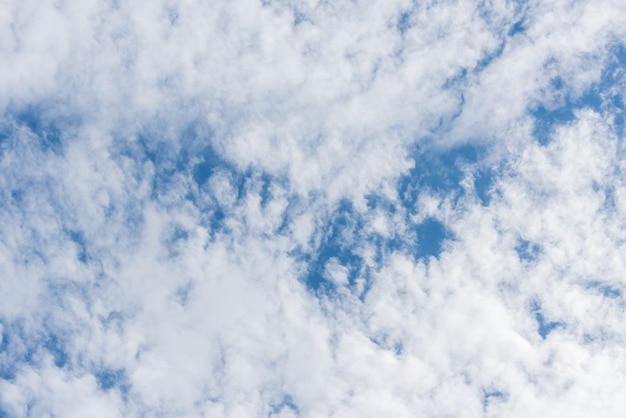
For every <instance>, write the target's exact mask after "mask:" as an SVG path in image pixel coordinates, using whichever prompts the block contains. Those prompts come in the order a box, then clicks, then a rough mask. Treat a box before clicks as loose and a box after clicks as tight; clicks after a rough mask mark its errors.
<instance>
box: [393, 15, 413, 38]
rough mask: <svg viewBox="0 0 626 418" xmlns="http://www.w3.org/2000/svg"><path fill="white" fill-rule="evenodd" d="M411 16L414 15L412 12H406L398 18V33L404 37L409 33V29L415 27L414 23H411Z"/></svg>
mask: <svg viewBox="0 0 626 418" xmlns="http://www.w3.org/2000/svg"><path fill="white" fill-rule="evenodd" d="M411 15H412V11H411V10H405V11H403V12H401V13H400V16H398V21H397V23H396V28H397V29H398V31H399V32H400V34H401V35H402V36H404V34H405V33H406V31H408V30H409V29H411V28H412V27H413V22H411Z"/></svg>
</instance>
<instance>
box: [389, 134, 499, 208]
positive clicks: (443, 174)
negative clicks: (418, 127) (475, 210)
mask: <svg viewBox="0 0 626 418" xmlns="http://www.w3.org/2000/svg"><path fill="white" fill-rule="evenodd" d="M485 155H486V150H485V149H484V148H483V147H482V146H477V145H473V144H464V145H460V146H457V147H454V148H452V149H449V150H443V151H440V150H432V149H427V150H421V149H416V152H415V153H414V155H413V159H414V161H415V165H414V167H413V168H412V169H411V170H409V172H408V173H407V174H406V175H404V176H402V177H400V180H399V188H398V193H399V197H400V201H401V203H402V205H403V206H404V207H406V208H408V209H409V210H412V209H413V208H414V206H415V204H416V202H417V200H418V197H419V195H420V193H423V192H424V191H429V192H434V193H436V194H439V195H446V196H450V197H453V201H454V202H456V201H458V199H459V198H460V197H463V196H465V194H466V192H465V189H464V187H463V186H462V184H461V182H462V181H463V179H464V178H465V176H466V170H467V169H468V168H480V167H478V165H477V163H478V162H479V161H480V160H481V159H482V158H484V156H485ZM485 173H486V174H489V173H490V172H489V171H485ZM491 181H492V176H486V177H485V178H482V179H481V183H480V185H481V190H482V191H487V190H488V188H489V186H490V183H491Z"/></svg>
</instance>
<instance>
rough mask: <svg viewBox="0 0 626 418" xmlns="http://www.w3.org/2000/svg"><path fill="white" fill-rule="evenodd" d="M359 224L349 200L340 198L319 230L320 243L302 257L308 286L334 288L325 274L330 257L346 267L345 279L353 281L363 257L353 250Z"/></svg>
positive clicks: (361, 220)
mask: <svg viewBox="0 0 626 418" xmlns="http://www.w3.org/2000/svg"><path fill="white" fill-rule="evenodd" d="M362 226H363V219H362V218H361V216H360V215H359V214H358V213H357V212H356V211H355V210H354V207H353V206H352V203H351V202H349V201H342V202H341V203H340V204H339V206H338V208H337V209H336V210H335V211H334V213H333V214H332V216H331V218H330V220H329V221H328V222H327V223H326V224H325V225H324V226H323V228H322V230H321V231H320V233H321V244H320V245H319V247H318V249H317V252H316V254H314V255H311V256H309V257H305V259H308V261H309V273H308V275H307V276H306V278H305V283H306V285H307V287H308V288H309V289H311V290H313V291H322V292H325V291H329V290H332V289H334V287H335V285H334V284H333V282H331V281H329V280H327V279H326V278H325V270H326V264H327V263H328V262H329V260H331V259H332V258H334V259H336V260H337V261H338V262H339V264H340V265H342V266H343V267H345V268H347V269H348V281H349V283H350V284H353V283H354V280H355V279H356V277H358V275H359V274H360V273H361V272H362V269H363V257H361V256H360V255H359V254H357V253H356V251H357V250H358V248H356V243H357V242H358V231H359V230H360V229H361V228H362Z"/></svg>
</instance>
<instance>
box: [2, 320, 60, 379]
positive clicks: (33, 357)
mask: <svg viewBox="0 0 626 418" xmlns="http://www.w3.org/2000/svg"><path fill="white" fill-rule="evenodd" d="M3 325H4V326H3V333H2V345H1V347H0V379H4V380H13V379H14V378H15V376H16V375H17V372H18V371H19V369H20V368H21V367H23V366H24V365H31V366H36V365H37V364H38V363H39V361H40V359H41V354H45V353H48V354H49V355H51V356H52V359H53V361H54V364H55V365H56V366H57V367H59V368H61V367H64V366H66V364H67V362H68V361H69V354H68V353H67V351H66V350H65V344H64V341H63V339H62V338H61V337H60V336H59V335H57V334H56V333H54V332H52V331H51V330H49V329H46V330H45V332H44V333H42V334H36V335H33V334H29V333H27V332H26V331H25V329H24V327H23V325H22V323H21V322H19V321H18V322H14V323H10V324H7V323H4V324H3Z"/></svg>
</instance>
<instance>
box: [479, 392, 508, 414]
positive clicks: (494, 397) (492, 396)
mask: <svg viewBox="0 0 626 418" xmlns="http://www.w3.org/2000/svg"><path fill="white" fill-rule="evenodd" d="M507 399H508V395H507V393H506V392H503V391H501V390H497V389H483V409H487V408H488V407H489V405H490V404H492V403H494V402H505V401H506V400H507Z"/></svg>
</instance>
